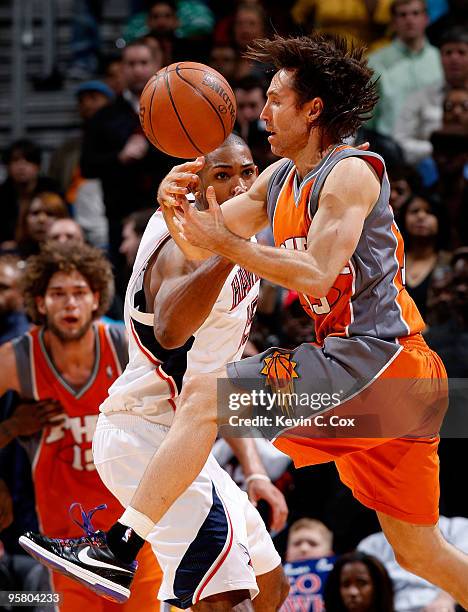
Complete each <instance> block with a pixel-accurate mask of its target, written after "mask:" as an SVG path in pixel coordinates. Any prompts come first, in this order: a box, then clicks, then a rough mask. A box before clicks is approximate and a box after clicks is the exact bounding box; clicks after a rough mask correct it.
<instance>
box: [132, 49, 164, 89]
mask: <svg viewBox="0 0 468 612" xmlns="http://www.w3.org/2000/svg"><path fill="white" fill-rule="evenodd" d="M160 68H161V65H160V63H159V62H157V61H156V60H155V58H154V56H153V53H152V51H151V49H150V48H149V47H148V46H146V45H138V46H135V47H128V48H127V49H126V50H125V51H124V55H123V61H122V71H123V77H124V81H125V85H126V87H127V88H128V89H129V90H130V91H131V92H132V93H134V94H135V95H138V96H139V95H140V94H141V92H142V91H143V89H144V87H145V85H146V83H147V82H148V80H149V78H150V77H151V76H152V75H153V74H155V73H156V72H157V71H158V70H159V69H160Z"/></svg>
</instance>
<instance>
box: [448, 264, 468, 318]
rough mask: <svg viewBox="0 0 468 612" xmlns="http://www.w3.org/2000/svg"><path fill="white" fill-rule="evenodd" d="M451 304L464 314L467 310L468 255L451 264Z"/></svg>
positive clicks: (465, 314)
mask: <svg viewBox="0 0 468 612" xmlns="http://www.w3.org/2000/svg"><path fill="white" fill-rule="evenodd" d="M452 291H453V304H454V306H455V308H456V310H457V311H458V312H460V313H462V314H464V316H465V317H466V316H467V312H468V255H466V256H465V257H460V258H459V259H457V260H456V262H455V265H454V266H453V281H452Z"/></svg>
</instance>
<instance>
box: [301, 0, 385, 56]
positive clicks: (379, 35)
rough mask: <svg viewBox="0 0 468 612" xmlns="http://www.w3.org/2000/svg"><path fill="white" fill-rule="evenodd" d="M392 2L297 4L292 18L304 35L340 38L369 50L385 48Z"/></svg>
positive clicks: (359, 0) (351, 0)
mask: <svg viewBox="0 0 468 612" xmlns="http://www.w3.org/2000/svg"><path fill="white" fill-rule="evenodd" d="M390 1H391V0H376V1H374V2H366V0H297V1H296V3H295V5H294V7H293V9H292V15H293V18H294V21H295V22H296V23H297V24H299V25H300V26H301V28H302V30H303V31H305V32H310V31H312V29H314V30H319V31H321V32H325V33H327V34H339V35H341V36H344V37H345V38H346V39H347V40H348V42H354V43H355V44H358V45H365V46H367V47H368V48H373V47H374V46H375V47H379V46H381V45H382V44H383V43H384V42H386V40H387V39H385V38H383V37H384V36H385V32H386V29H387V25H388V22H389V21H390V10H389V7H390Z"/></svg>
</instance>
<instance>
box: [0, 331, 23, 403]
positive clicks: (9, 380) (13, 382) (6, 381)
mask: <svg viewBox="0 0 468 612" xmlns="http://www.w3.org/2000/svg"><path fill="white" fill-rule="evenodd" d="M0 363H1V364H2V367H1V368H0V396H2V395H3V394H4V393H6V391H10V390H11V391H18V392H19V390H20V386H19V380H18V372H17V369H16V357H15V351H14V349H13V344H12V343H11V342H6V343H5V344H2V346H0Z"/></svg>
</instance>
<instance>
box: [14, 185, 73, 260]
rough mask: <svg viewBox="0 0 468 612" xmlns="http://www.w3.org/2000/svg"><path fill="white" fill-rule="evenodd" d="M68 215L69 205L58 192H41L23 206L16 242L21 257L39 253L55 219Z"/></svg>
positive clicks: (24, 257)
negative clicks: (28, 203)
mask: <svg viewBox="0 0 468 612" xmlns="http://www.w3.org/2000/svg"><path fill="white" fill-rule="evenodd" d="M68 216H69V213H68V208H67V205H66V204H65V202H64V200H63V199H62V198H61V197H60V196H59V195H58V194H57V193H53V192H50V191H44V192H42V193H39V194H38V195H37V196H36V197H35V198H34V200H33V201H32V202H31V204H30V205H28V206H26V207H25V208H23V210H22V211H21V214H20V218H19V220H18V227H17V229H16V242H17V245H18V253H19V255H20V257H22V258H23V259H26V258H27V257H29V256H30V255H33V254H36V253H38V252H39V247H40V245H41V244H42V243H43V242H44V241H45V240H46V238H47V232H48V230H49V227H50V226H51V225H52V223H53V221H54V220H55V219H63V218H65V217H68Z"/></svg>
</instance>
